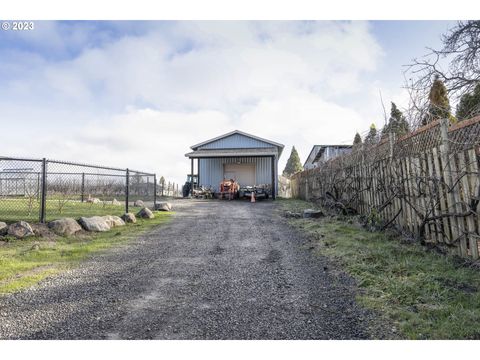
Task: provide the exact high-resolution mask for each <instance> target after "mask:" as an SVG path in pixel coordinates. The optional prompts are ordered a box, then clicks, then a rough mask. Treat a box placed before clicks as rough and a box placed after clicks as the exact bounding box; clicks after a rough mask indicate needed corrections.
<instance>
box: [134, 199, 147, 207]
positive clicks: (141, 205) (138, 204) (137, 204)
mask: <svg viewBox="0 0 480 360" xmlns="http://www.w3.org/2000/svg"><path fill="white" fill-rule="evenodd" d="M133 206H136V207H142V208H143V207H144V206H145V204H144V203H143V201H142V200H137V201H135V202H134V203H133Z"/></svg>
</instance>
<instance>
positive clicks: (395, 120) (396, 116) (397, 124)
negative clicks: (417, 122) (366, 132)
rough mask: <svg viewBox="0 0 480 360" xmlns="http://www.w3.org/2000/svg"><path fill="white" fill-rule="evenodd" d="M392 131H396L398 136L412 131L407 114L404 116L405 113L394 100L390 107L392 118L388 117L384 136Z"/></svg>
mask: <svg viewBox="0 0 480 360" xmlns="http://www.w3.org/2000/svg"><path fill="white" fill-rule="evenodd" d="M390 132H392V133H394V134H395V135H396V136H397V138H399V137H401V136H403V135H406V134H408V133H409V132H410V126H409V125H408V122H407V120H406V119H405V116H403V113H402V112H401V111H400V110H399V109H398V108H397V105H396V104H395V103H394V102H393V101H392V107H391V109H390V119H388V124H387V125H386V126H385V127H384V128H383V132H382V137H383V136H388V133H390Z"/></svg>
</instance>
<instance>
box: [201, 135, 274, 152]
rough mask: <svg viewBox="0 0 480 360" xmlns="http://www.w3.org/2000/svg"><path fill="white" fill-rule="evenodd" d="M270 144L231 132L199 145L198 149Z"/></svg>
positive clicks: (250, 146) (267, 145) (265, 146)
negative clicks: (228, 134)
mask: <svg viewBox="0 0 480 360" xmlns="http://www.w3.org/2000/svg"><path fill="white" fill-rule="evenodd" d="M272 146H273V145H272V144H269V143H266V142H264V141H260V140H257V139H253V138H250V137H248V136H244V135H240V134H233V135H230V136H227V137H225V138H222V139H218V140H216V141H213V142H211V143H208V144H205V145H203V146H200V147H199V148H198V149H199V150H200V149H249V148H267V147H272Z"/></svg>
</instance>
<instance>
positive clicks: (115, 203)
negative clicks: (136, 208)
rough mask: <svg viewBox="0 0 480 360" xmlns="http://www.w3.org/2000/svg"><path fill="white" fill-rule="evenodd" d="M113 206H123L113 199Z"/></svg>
mask: <svg viewBox="0 0 480 360" xmlns="http://www.w3.org/2000/svg"><path fill="white" fill-rule="evenodd" d="M112 205H115V206H120V205H122V203H121V202H120V201H118V200H117V199H113V200H112Z"/></svg>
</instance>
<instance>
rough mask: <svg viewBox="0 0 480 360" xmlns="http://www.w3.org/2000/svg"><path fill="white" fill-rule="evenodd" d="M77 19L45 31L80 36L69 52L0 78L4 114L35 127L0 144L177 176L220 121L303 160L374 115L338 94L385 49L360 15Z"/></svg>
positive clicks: (362, 87) (358, 80)
mask: <svg viewBox="0 0 480 360" xmlns="http://www.w3.org/2000/svg"><path fill="white" fill-rule="evenodd" d="M75 26H76V28H75V31H73V30H72V31H71V32H70V33H69V34H70V35H69V36H68V37H65V36H64V37H62V36H53V35H52V36H53V37H52V38H53V39H54V42H55V44H54V45H55V46H54V47H55V48H57V49H65V48H68V47H67V45H66V44H64V43H62V41H63V42H67V41H73V42H75V43H76V44H81V45H80V46H81V48H79V49H77V50H78V55H75V56H74V57H73V58H71V59H67V60H55V61H52V60H48V59H44V60H42V59H37V60H36V61H35V62H33V63H28V61H25V62H24V63H23V64H22V63H21V65H19V64H18V63H16V64H15V66H16V69H17V70H18V67H19V66H20V69H21V66H22V65H23V67H24V68H25V70H26V71H28V72H27V73H26V74H27V75H26V76H22V75H21V72H20V71H17V72H16V73H15V76H14V77H13V78H11V79H9V80H8V81H7V83H6V85H5V86H4V87H3V88H2V89H0V95H1V97H2V99H3V100H1V102H0V111H2V113H4V114H6V117H5V120H7V121H11V120H12V117H15V118H16V119H17V121H20V122H21V123H23V124H25V125H27V124H28V125H29V126H33V129H34V130H29V131H28V132H29V133H31V134H32V137H31V138H30V139H29V141H28V142H27V143H24V144H22V146H21V147H20V146H18V145H17V144H16V142H18V140H17V139H13V138H12V139H8V140H6V145H7V146H10V147H7V149H3V150H2V152H7V153H8V155H9V154H10V153H9V151H8V149H11V151H12V152H15V153H21V155H31V156H34V157H39V156H44V155H45V156H52V157H55V158H64V159H70V160H81V161H82V162H94V163H104V164H111V165H114V166H122V167H126V166H130V167H137V168H139V169H144V170H147V171H156V172H157V173H158V174H162V175H164V176H166V177H167V178H172V179H174V180H175V181H178V182H181V181H183V180H184V176H185V174H186V173H187V172H188V169H189V163H188V161H187V159H186V158H185V157H184V156H183V155H184V154H185V153H186V152H188V150H189V146H190V145H192V144H194V143H198V142H200V141H203V140H205V139H208V138H211V137H214V136H216V135H219V134H221V133H223V132H228V131H231V130H233V129H237V128H238V129H240V130H243V131H246V132H251V133H254V134H258V135H259V136H262V137H266V138H270V139H272V140H274V141H278V142H282V143H284V144H285V145H286V150H285V153H284V155H283V159H282V162H281V165H280V166H281V167H282V166H283V164H284V163H285V161H286V159H287V157H288V155H289V151H290V148H291V146H292V145H295V146H296V147H297V148H298V149H299V152H300V155H301V158H302V160H303V159H304V158H305V157H306V156H307V155H308V152H309V150H310V148H311V146H312V145H314V144H317V143H334V142H343V141H345V140H348V139H349V138H353V133H354V131H355V129H363V128H365V127H368V124H369V123H370V122H371V120H370V119H364V118H362V117H361V116H360V114H359V112H358V111H355V110H353V108H351V107H349V106H346V105H344V106H341V105H339V104H338V102H337V100H338V98H340V97H347V96H350V97H355V96H360V95H361V94H363V93H365V92H369V91H371V89H372V85H371V84H368V83H365V81H364V80H363V79H362V76H363V74H365V73H371V72H374V71H375V69H376V66H377V64H378V62H379V61H381V59H382V56H383V52H382V49H381V48H380V46H379V45H378V44H377V42H376V41H375V38H374V37H373V36H372V35H371V34H370V32H369V25H368V24H367V23H365V22H333V23H332V22H306V23H300V22H256V23H251V22H177V23H173V24H170V25H169V26H168V27H166V26H165V25H162V26H161V27H159V28H155V27H153V26H152V27H149V28H148V29H146V30H145V31H144V32H143V33H142V34H141V35H129V36H123V37H118V38H106V40H102V41H101V42H99V43H96V44H91V43H90V42H89V39H88V36H86V35H82V33H81V32H79V29H78V26H79V25H78V24H76V25H75ZM55 29H57V30H55ZM47 30H48V31H47ZM47 30H45V31H47V33H52V34H54V33H55V31H58V26H51V27H49V28H48V29H47ZM89 31H90V32H87V34H90V33H91V29H89ZM92 36H93V35H92ZM72 39H73V40H72ZM32 41H34V40H32ZM45 41H48V38H47V39H45ZM62 44H63V47H62ZM52 46H53V45H52ZM18 59H19V57H16V59H15V61H17V62H18ZM12 64H13V60H12V59H3V60H0V66H2V65H10V66H13V65H12ZM25 89H26V90H25ZM22 91H27V93H26V94H24V95H22V94H21V93H22ZM12 94H14V95H12ZM32 114H34V115H33V116H34V117H36V119H35V120H36V121H33V120H32ZM65 114H70V115H67V116H66V115H65ZM2 121H3V120H2ZM41 122H43V123H44V124H45V123H47V125H45V126H42V125H41ZM52 124H55V125H52ZM10 126H11V125H10ZM352 129H354V130H352ZM33 134H35V136H33ZM40 152H43V153H40Z"/></svg>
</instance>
